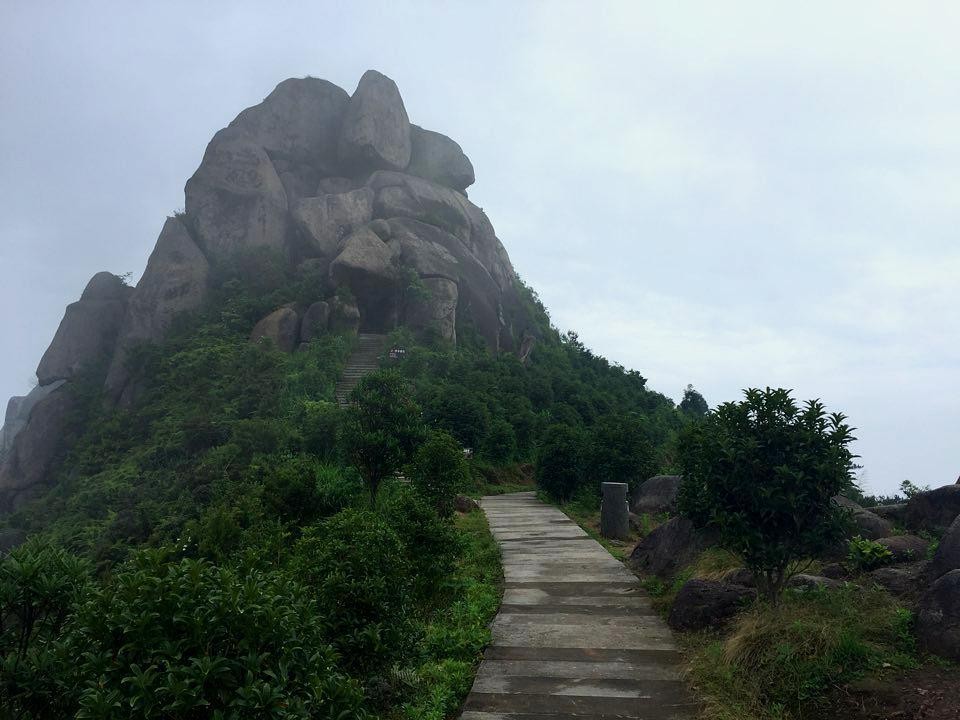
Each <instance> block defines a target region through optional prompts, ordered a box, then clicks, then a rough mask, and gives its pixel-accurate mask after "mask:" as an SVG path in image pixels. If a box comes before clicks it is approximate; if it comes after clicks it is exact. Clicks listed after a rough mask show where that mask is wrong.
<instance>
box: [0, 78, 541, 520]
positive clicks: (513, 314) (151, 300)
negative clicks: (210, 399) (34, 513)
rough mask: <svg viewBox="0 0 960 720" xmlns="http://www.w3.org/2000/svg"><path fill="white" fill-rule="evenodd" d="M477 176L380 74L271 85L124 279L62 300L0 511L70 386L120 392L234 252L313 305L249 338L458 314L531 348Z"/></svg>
mask: <svg viewBox="0 0 960 720" xmlns="http://www.w3.org/2000/svg"><path fill="white" fill-rule="evenodd" d="M473 182H474V171H473V165H472V164H471V162H470V160H469V158H467V156H466V155H465V154H464V153H463V151H462V149H461V148H460V146H459V145H458V144H457V143H456V142H454V141H453V140H451V139H450V138H448V137H446V136H444V135H441V134H440V133H437V132H433V131H430V130H425V129H423V128H421V127H418V126H416V125H413V124H411V123H410V120H409V118H408V116H407V111H406V108H405V107H404V103H403V99H402V98H401V96H400V92H399V90H398V89H397V86H396V84H395V83H394V82H393V81H392V80H391V79H390V78H388V77H386V76H384V75H382V74H380V73H378V72H376V71H373V70H370V71H368V72H366V73H365V74H364V75H363V77H362V78H361V79H360V82H359V84H358V86H357V88H356V90H355V91H354V93H353V95H350V94H348V93H347V92H346V91H344V90H343V89H341V88H339V87H337V86H336V85H334V84H332V83H330V82H327V81H325V80H319V79H316V78H310V77H307V78H302V79H289V80H285V81H283V82H281V83H280V84H279V85H278V86H277V87H276V89H274V91H273V92H272V93H270V95H268V96H267V98H266V99H265V100H264V101H263V102H261V103H260V104H258V105H255V106H253V107H250V108H247V109H246V110H244V111H243V112H241V113H240V114H239V115H238V116H237V117H236V119H234V121H233V122H231V123H230V124H229V125H228V126H227V127H226V128H224V129H222V130H220V131H219V132H217V133H216V134H215V135H214V137H213V139H212V140H211V142H210V144H209V145H208V146H207V149H206V152H205V153H204V156H203V160H202V162H201V163H200V167H199V168H198V169H197V171H196V172H195V173H194V174H193V176H192V177H191V178H190V179H189V180H188V181H187V184H186V187H185V203H184V208H185V212H184V213H182V214H178V215H177V216H176V217H171V218H167V220H166V222H165V223H164V225H163V228H162V230H161V232H160V236H159V238H158V239H157V243H156V247H155V248H154V250H153V253H152V254H151V256H150V259H149V261H148V263H147V267H146V270H145V271H144V273H143V276H142V277H141V279H140V281H139V282H138V283H137V286H136V287H135V288H130V287H128V286H127V285H125V284H124V283H123V281H122V280H121V279H120V278H118V277H116V276H114V275H111V274H109V273H98V274H97V275H95V276H94V278H93V279H92V280H91V281H90V283H89V284H88V285H87V288H86V289H85V290H84V292H83V295H82V296H81V298H80V300H79V301H78V302H76V303H74V304H72V305H70V306H69V307H68V308H67V312H66V314H65V316H64V318H63V321H62V322H61V324H60V328H59V329H58V330H57V333H56V335H55V337H54V339H53V342H52V343H51V345H50V347H49V349H48V350H47V352H46V353H44V356H43V358H42V360H41V362H40V366H39V367H38V369H37V376H38V379H39V383H40V385H39V387H38V388H37V390H36V391H35V392H34V393H31V397H33V400H31V401H30V402H29V403H27V402H25V401H24V399H20V398H14V400H12V401H11V405H10V408H9V409H8V413H7V421H8V422H7V424H6V425H5V429H4V430H3V431H2V432H0V440H2V443H3V447H2V448H0V451H2V453H3V460H2V464H0V512H9V511H10V510H12V509H15V508H16V507H18V506H19V505H21V504H22V503H23V502H24V501H25V500H27V499H28V498H30V497H32V496H33V495H35V494H36V493H37V491H38V490H39V489H41V488H42V487H43V486H44V484H45V483H46V482H47V481H48V475H49V474H50V470H51V468H52V467H53V466H54V465H55V464H56V462H57V461H58V460H59V459H60V458H61V457H62V455H63V453H64V452H65V450H66V448H65V443H64V441H63V437H62V436H63V435H64V431H65V428H66V423H67V417H68V416H69V415H70V413H71V412H72V411H73V409H74V406H75V403H76V402H77V401H76V400H75V397H74V396H75V393H73V392H71V389H72V388H71V381H73V380H75V379H76V378H77V377H78V376H79V375H80V374H81V373H82V374H84V377H85V378H88V377H90V376H91V375H92V376H94V377H99V378H100V379H101V380H102V382H103V383H104V392H105V396H106V398H107V401H108V403H110V404H113V405H119V406H121V407H128V406H130V405H131V404H133V403H134V402H135V400H136V397H137V393H138V390H139V384H140V381H141V379H140V378H138V377H137V376H136V372H135V371H134V370H132V369H131V364H130V362H129V358H130V355H131V352H132V351H133V350H135V348H136V347H137V346H139V345H142V344H144V343H155V342H158V341H160V340H162V339H163V338H164V336H165V334H166V332H167V331H168V329H169V327H170V325H171V322H172V320H173V318H174V317H175V316H177V315H178V314H181V313H184V312H189V311H191V310H195V309H197V308H198V307H200V306H201V305H202V304H203V302H204V300H205V299H206V297H207V295H208V293H209V291H210V289H211V287H210V286H211V282H213V277H215V272H214V270H215V269H216V268H217V267H218V266H222V265H223V264H225V263H228V262H229V261H231V259H234V258H236V257H237V256H239V255H243V254H244V253H250V252H269V253H271V254H274V255H275V256H278V257H281V258H282V259H283V260H284V261H285V262H287V263H289V264H290V266H291V267H295V268H297V270H298V271H299V272H301V273H302V276H303V277H309V278H313V279H315V280H316V298H315V301H314V302H313V303H312V304H310V305H308V306H306V307H299V306H287V307H283V308H277V309H276V310H275V311H274V312H272V313H271V314H270V315H268V316H267V317H265V318H263V319H262V320H261V321H260V322H259V323H257V324H256V327H255V328H251V340H253V341H259V340H261V339H264V338H268V339H269V340H271V341H272V342H273V343H274V344H275V345H276V346H277V347H278V348H279V349H281V350H283V351H286V352H293V351H294V350H296V348H297V347H299V346H300V344H302V343H304V342H309V341H310V340H311V339H312V338H314V337H316V336H318V335H319V334H321V333H323V332H326V331H327V330H328V329H329V330H338V331H343V330H352V331H360V330H366V331H371V332H383V331H387V330H389V329H392V328H393V327H396V326H398V325H401V324H403V325H406V326H408V327H411V328H412V329H414V330H415V331H421V332H424V333H428V332H429V333H433V334H436V335H439V336H440V337H442V338H444V339H445V340H447V341H449V342H454V343H455V342H456V332H457V326H458V324H459V323H461V322H469V323H471V324H472V325H473V326H474V327H475V328H476V329H477V331H478V332H479V333H480V335H481V336H482V337H483V339H484V341H485V342H486V343H487V345H488V346H489V347H490V349H491V350H493V351H502V350H511V351H512V350H517V349H522V350H523V352H524V353H526V352H528V351H529V345H530V341H531V339H530V337H529V335H527V334H525V330H526V328H525V327H521V324H522V321H519V320H518V318H521V317H523V316H522V313H521V312H520V304H519V296H518V292H517V288H516V285H515V282H516V278H515V274H514V271H513V267H512V265H511V263H510V259H509V257H508V256H507V252H506V250H505V249H504V247H503V244H502V243H501V242H500V240H499V239H498V238H497V236H496V233H495V232H494V229H493V226H492V225H491V223H490V221H489V219H488V218H487V216H486V214H485V213H484V212H483V210H482V209H481V208H479V207H477V206H476V205H474V204H473V203H471V202H470V200H469V199H468V198H467V195H466V188H467V187H469V186H470V185H471V184H473ZM411 282H416V284H417V286H418V292H417V293H413V294H412V297H411V293H405V292H404V288H405V287H406V286H408V285H409V284H410V283H411ZM24 408H26V412H24Z"/></svg>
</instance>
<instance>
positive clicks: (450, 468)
mask: <svg viewBox="0 0 960 720" xmlns="http://www.w3.org/2000/svg"><path fill="white" fill-rule="evenodd" d="M407 475H408V477H409V478H410V481H411V483H412V484H413V487H414V489H415V490H416V492H417V494H418V495H420V497H422V498H423V499H424V500H425V501H426V502H428V503H429V504H430V505H432V506H433V507H434V508H435V509H436V511H437V512H438V513H440V514H441V515H443V516H449V515H451V514H453V498H454V496H455V495H456V493H457V492H460V491H462V490H463V489H464V488H466V486H467V483H468V482H469V478H470V469H469V467H468V466H467V461H466V459H465V458H464V456H463V448H462V447H461V446H460V443H458V442H457V441H456V439H455V438H454V437H453V436H452V435H450V434H449V433H446V432H443V431H442V430H441V431H434V432H431V433H430V435H429V436H428V437H427V440H426V442H424V443H423V445H421V446H420V447H419V448H418V449H417V452H416V454H415V455H414V456H413V462H412V463H410V466H409V467H408V468H407Z"/></svg>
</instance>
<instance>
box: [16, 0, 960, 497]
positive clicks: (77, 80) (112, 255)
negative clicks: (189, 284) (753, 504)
mask: <svg viewBox="0 0 960 720" xmlns="http://www.w3.org/2000/svg"><path fill="white" fill-rule="evenodd" d="M838 5H840V6H842V7H841V9H838ZM958 37H960V4H958V3H955V2H942V3H926V4H925V3H921V2H916V1H914V2H911V3H904V2H897V3H884V2H876V1H872V2H863V3H856V2H846V3H839V4H838V3H835V2H823V3H819V2H806V3H770V2H767V1H764V2H756V3H737V2H724V3H717V2H702V3H699V2H657V3H654V2H624V3H614V2H593V1H592V2H575V3H562V2H554V1H551V2H542V3H538V2H522V1H520V0H510V1H508V2H502V3H499V2H474V1H470V2H468V1H467V0H464V1H463V2H439V1H437V2H420V3H409V2H408V3H404V2H396V1H394V2H383V3H381V2H373V1H372V0H363V2H322V1H320V0H315V1H314V2H304V3H294V2H270V3H268V2H262V3H247V2H238V1H236V0H234V1H232V2H202V3H201V2H171V1H170V0H165V1H164V2H137V3H133V2H127V1H123V2H120V1H117V2H91V1H89V0H87V1H84V2H79V1H77V2H49V1H44V0H0V277H2V280H0V283H2V285H0V327H2V330H3V332H2V338H3V339H2V343H3V344H2V352H0V395H2V396H3V398H4V399H5V398H6V397H8V396H10V395H15V394H24V393H25V392H26V391H27V390H28V389H29V387H30V383H31V378H32V377H33V373H34V371H35V368H36V365H37V362H38V361H39V359H40V356H41V354H42V353H43V351H44V349H45V348H46V346H47V344H48V343H49V341H50V339H51V338H52V336H53V333H54V331H55V330H56V327H57V324H58V323H59V321H60V318H61V317H62V315H63V309H64V307H65V306H66V305H67V304H68V303H70V302H72V301H74V300H76V299H77V298H78V297H79V295H80V292H81V291H82V289H83V286H84V285H85V283H86V281H87V280H88V279H89V278H90V276H92V275H93V274H94V273H95V272H97V271H99V270H110V271H113V272H116V273H124V272H128V271H130V272H132V273H133V276H134V279H136V278H137V277H138V276H139V274H140V272H141V271H142V269H143V267H144V265H145V263H146V259H147V256H148V255H149V253H150V250H151V249H152V247H153V244H154V241H155V240H156V236H157V234H158V232H159V230H160V228H161V226H162V224H163V220H164V217H165V216H166V215H167V214H170V213H172V212H173V211H174V210H177V209H179V208H181V207H182V206H183V184H184V182H185V181H186V179H187V178H188V177H189V176H190V175H191V174H192V172H193V171H194V169H195V168H196V166H197V164H198V163H199V161H200V158H201V156H202V154H203V150H204V147H205V146H206V144H207V142H208V141H209V139H210V138H211V136H212V135H213V133H214V132H215V131H216V130H218V129H219V128H221V127H223V126H224V125H226V124H227V123H229V122H230V120H232V119H233V117H234V116H235V115H236V114H237V113H238V112H239V111H240V110H242V109H243V108H245V107H247V106H249V105H253V104H255V103H257V102H259V101H260V100H261V99H262V98H263V97H264V96H265V95H267V94H268V93H269V92H270V90H272V89H273V87H274V85H276V84H277V83H278V82H279V81H280V80H282V79H284V78H287V77H291V76H304V75H308V74H309V75H314V76H317V77H322V78H326V79H328V80H331V81H333V82H335V83H337V84H338V85H340V86H341V87H343V88H345V89H346V90H348V91H350V92H352V91H353V89H354V87H355V86H356V83H357V81H358V80H359V78H360V75H361V74H362V73H363V71H364V70H366V69H367V68H376V69H378V70H380V71H381V72H383V73H385V74H387V75H389V76H390V77H392V78H393V79H394V80H396V81H397V83H398V85H399V86H400V91H401V93H402V94H403V97H404V100H405V103H406V106H407V111H408V113H409V115H410V117H411V120H412V121H413V122H416V123H418V124H420V125H423V126H425V127H428V128H431V129H436V130H438V131H441V132H443V133H445V134H447V135H450V136H451V137H453V138H454V139H456V140H457V141H458V142H459V143H460V144H461V145H462V146H463V148H464V150H465V151H466V152H467V154H468V155H469V156H470V157H471V159H472V160H473V163H474V166H475V168H476V171H477V183H476V185H475V186H473V187H472V188H470V197H471V199H473V200H474V202H476V203H477V204H479V205H481V206H482V207H484V208H485V209H486V210H487V212H488V213H489V215H490V217H491V219H492V221H493V223H494V226H495V227H496V228H497V230H498V234H499V236H500V238H501V239H502V240H503V242H504V244H505V245H506V247H507V250H508V251H509V252H510V255H511V257H512V259H513V262H514V265H515V267H516V269H517V271H518V272H519V273H520V275H521V276H522V277H523V278H524V279H525V280H527V281H528V282H529V283H530V284H532V285H533V287H534V288H536V290H537V291H538V292H539V293H540V296H541V298H542V299H543V301H544V302H545V304H546V305H547V307H548V308H549V310H550V313H551V316H552V318H553V321H554V323H555V324H556V325H557V326H558V327H560V328H561V329H564V330H565V329H571V328H572V329H576V330H577V331H578V332H579V333H580V336H581V339H582V340H583V341H584V342H585V343H586V345H587V346H588V347H590V348H592V349H593V350H595V351H596V352H598V353H600V354H602V355H605V356H606V357H608V358H610V359H611V360H614V361H617V362H620V363H622V364H623V365H625V366H627V367H631V368H636V369H638V370H639V371H641V372H642V373H643V375H645V376H646V377H647V378H649V385H650V386H651V387H652V388H654V389H656V390H659V391H661V392H663V393H665V394H667V395H669V396H671V397H673V398H675V399H678V400H679V398H680V397H681V395H682V389H683V387H684V386H685V385H686V384H687V383H693V384H694V385H695V386H696V387H697V388H698V389H699V390H700V391H701V392H702V393H703V394H704V395H705V397H706V398H707V400H708V402H709V403H710V404H711V406H713V405H715V404H717V403H718V402H721V401H724V400H732V399H737V398H738V397H739V396H740V392H741V389H742V388H745V387H748V386H764V385H771V386H783V387H789V388H793V389H795V391H796V394H797V396H798V397H799V398H801V399H806V398H810V397H820V398H822V399H823V400H824V401H825V402H826V403H827V405H828V407H829V408H830V409H832V410H833V409H835V410H841V411H843V412H845V413H846V414H847V415H849V417H850V420H851V422H852V423H853V424H854V425H855V426H856V427H857V428H858V432H857V435H858V437H859V438H860V439H859V441H858V443H857V451H858V452H859V453H860V454H861V456H862V462H863V464H864V465H865V475H864V480H865V484H866V486H867V489H869V490H874V491H884V492H891V491H893V490H895V489H896V487H897V486H898V485H899V483H900V482H901V481H902V480H903V479H905V478H909V479H910V480H912V481H914V482H916V483H918V484H921V485H924V484H930V485H932V486H938V485H943V484H947V483H950V482H953V481H954V480H955V479H956V477H957V475H958V473H960V442H958V438H960V309H958V306H960V242H958V240H960V237H958V235H960V42H958V40H957V38H958ZM0 402H3V400H2V399H0Z"/></svg>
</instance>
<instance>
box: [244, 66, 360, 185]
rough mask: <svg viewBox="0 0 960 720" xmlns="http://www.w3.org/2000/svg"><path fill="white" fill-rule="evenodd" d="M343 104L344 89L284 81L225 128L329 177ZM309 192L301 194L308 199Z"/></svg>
mask: <svg viewBox="0 0 960 720" xmlns="http://www.w3.org/2000/svg"><path fill="white" fill-rule="evenodd" d="M349 100H350V96H349V95H348V94H347V92H346V91H345V90H343V89H342V88H339V87H337V86H336V85H334V84H333V83H331V82H327V81H326V80H319V79H317V78H289V79H287V80H284V81H283V82H281V83H280V84H279V85H277V87H276V88H275V89H274V90H273V92H271V93H270V94H269V95H267V97H266V99H264V101H263V102H261V103H260V104H259V105H254V106H253V107H249V108H247V109H246V110H244V111H243V112H242V113H240V114H239V115H238V116H237V118H236V119H235V120H234V121H233V122H232V123H230V127H239V128H242V129H243V130H245V131H246V132H247V133H248V134H249V135H250V137H251V138H253V140H254V141H255V142H256V143H257V144H259V145H260V146H261V147H263V148H264V149H265V150H266V151H267V152H268V153H270V154H271V155H276V156H278V157H282V158H293V159H295V160H296V161H299V162H306V163H309V164H310V165H312V166H314V167H315V168H316V170H317V171H320V172H322V173H323V174H332V173H333V172H334V170H335V167H336V163H337V143H338V141H339V137H340V125H341V123H342V121H343V116H344V113H345V112H346V109H347V103H348V102H349ZM314 186H315V184H314ZM312 190H313V188H310V192H308V193H307V194H313V193H312Z"/></svg>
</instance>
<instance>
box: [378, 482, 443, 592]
mask: <svg viewBox="0 0 960 720" xmlns="http://www.w3.org/2000/svg"><path fill="white" fill-rule="evenodd" d="M383 512H384V515H385V517H386V519H387V522H388V523H389V524H390V526H391V527H392V528H393V530H394V532H395V533H396V534H397V537H399V538H400V542H401V543H402V544H403V548H404V554H405V557H406V561H407V566H408V567H409V568H410V583H411V586H412V587H413V590H414V593H415V594H416V595H417V596H418V597H420V598H431V597H433V596H434V595H435V594H436V592H437V590H438V587H439V585H440V582H441V581H442V580H443V579H444V578H445V577H446V576H447V575H448V574H449V573H450V571H451V569H452V568H453V563H454V560H455V559H456V557H457V555H458V552H459V549H460V548H459V544H458V537H457V534H456V532H455V530H454V526H453V523H452V522H451V521H450V517H449V516H443V517H441V516H440V515H438V514H437V512H436V510H434V509H433V508H432V507H431V506H430V505H428V504H427V503H426V502H424V500H423V499H421V498H420V497H418V496H417V495H415V494H414V493H413V492H411V491H410V490H409V489H407V488H398V490H397V491H396V492H395V493H394V494H393V495H392V497H390V498H389V500H388V502H387V503H385V506H384V508H383Z"/></svg>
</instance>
